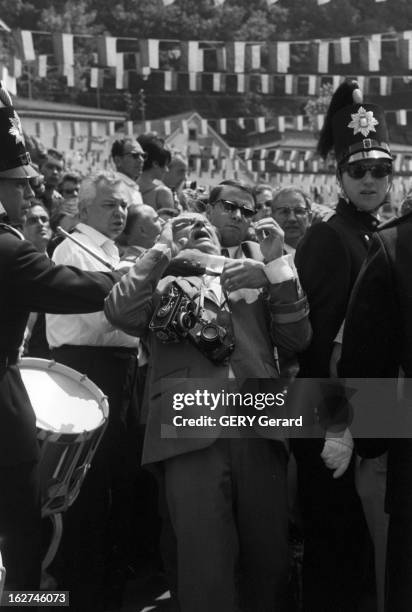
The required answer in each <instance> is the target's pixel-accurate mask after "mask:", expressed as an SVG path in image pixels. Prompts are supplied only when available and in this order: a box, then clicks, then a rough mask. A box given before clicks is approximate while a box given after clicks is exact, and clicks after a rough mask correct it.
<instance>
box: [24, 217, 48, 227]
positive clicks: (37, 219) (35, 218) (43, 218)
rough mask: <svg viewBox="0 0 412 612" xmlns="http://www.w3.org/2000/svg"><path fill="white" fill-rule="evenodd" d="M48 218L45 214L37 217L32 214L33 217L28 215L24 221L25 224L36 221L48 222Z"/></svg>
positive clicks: (32, 223)
mask: <svg viewBox="0 0 412 612" xmlns="http://www.w3.org/2000/svg"><path fill="white" fill-rule="evenodd" d="M49 221H50V219H49V217H46V215H38V216H37V217H35V216H33V217H29V218H28V219H27V221H26V225H36V223H44V224H46V223H49Z"/></svg>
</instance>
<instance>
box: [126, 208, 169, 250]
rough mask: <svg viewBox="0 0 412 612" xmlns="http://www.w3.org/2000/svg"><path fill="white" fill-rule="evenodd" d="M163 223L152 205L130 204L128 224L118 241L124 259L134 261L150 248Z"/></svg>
mask: <svg viewBox="0 0 412 612" xmlns="http://www.w3.org/2000/svg"><path fill="white" fill-rule="evenodd" d="M163 224H164V221H163V219H162V218H161V217H159V215H158V212H157V211H156V210H155V209H154V208H152V207H151V206H148V205H147V204H141V205H135V204H133V205H131V206H129V208H128V211H127V221H126V226H125V228H124V230H123V232H122V233H121V234H120V236H119V238H118V241H117V242H118V245H119V248H120V251H121V258H122V261H128V262H134V261H136V259H137V257H139V256H140V255H141V254H142V253H143V252H144V251H145V250H146V249H150V248H151V247H152V246H153V245H154V243H155V242H156V240H157V238H158V236H159V234H160V232H161V230H162V227H163Z"/></svg>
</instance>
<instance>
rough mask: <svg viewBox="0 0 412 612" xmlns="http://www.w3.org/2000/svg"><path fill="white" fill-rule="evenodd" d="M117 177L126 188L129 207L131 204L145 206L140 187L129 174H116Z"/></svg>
mask: <svg viewBox="0 0 412 612" xmlns="http://www.w3.org/2000/svg"><path fill="white" fill-rule="evenodd" d="M115 174H116V176H117V177H118V178H119V179H120V180H121V181H122V183H123V184H124V185H125V187H126V192H127V198H128V202H127V205H128V206H130V204H143V198H142V194H141V192H140V188H139V185H138V184H137V183H136V181H134V180H133V179H132V178H130V176H127V174H123V172H119V171H117V172H115Z"/></svg>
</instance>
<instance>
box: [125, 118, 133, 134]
mask: <svg viewBox="0 0 412 612" xmlns="http://www.w3.org/2000/svg"><path fill="white" fill-rule="evenodd" d="M125 132H126V136H133V121H126V122H125Z"/></svg>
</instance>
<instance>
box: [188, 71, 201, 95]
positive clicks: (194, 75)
mask: <svg viewBox="0 0 412 612" xmlns="http://www.w3.org/2000/svg"><path fill="white" fill-rule="evenodd" d="M189 91H202V77H201V74H199V73H198V72H189Z"/></svg>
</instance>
